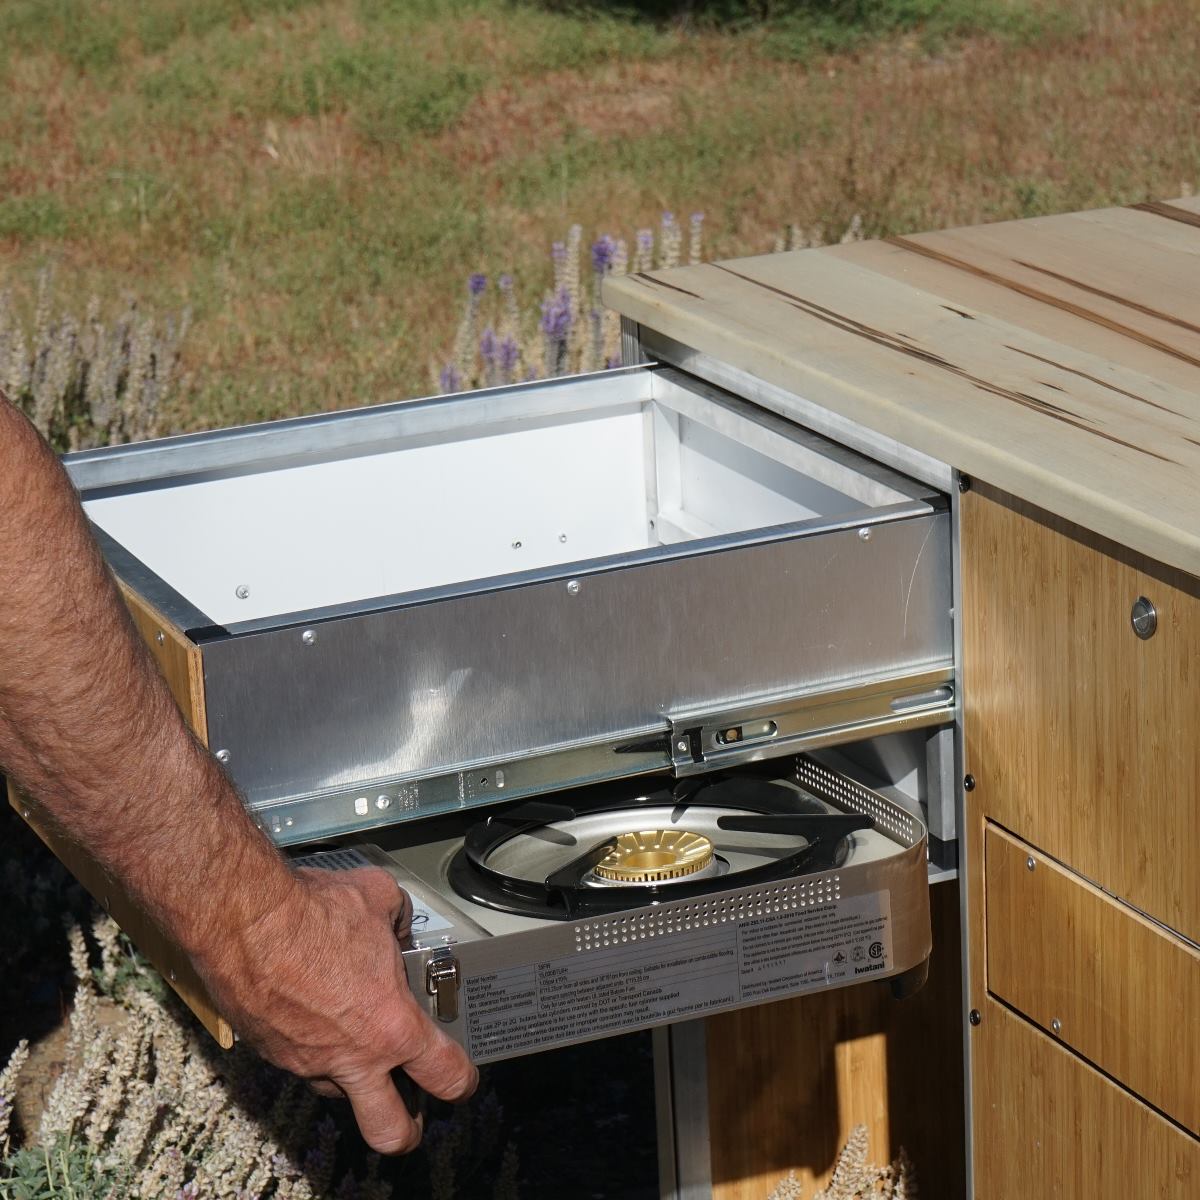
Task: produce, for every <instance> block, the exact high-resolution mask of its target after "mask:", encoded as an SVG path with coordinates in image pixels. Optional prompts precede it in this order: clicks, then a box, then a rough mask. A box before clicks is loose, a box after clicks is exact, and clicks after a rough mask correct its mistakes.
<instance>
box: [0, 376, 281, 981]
mask: <svg viewBox="0 0 1200 1200" xmlns="http://www.w3.org/2000/svg"><path fill="white" fill-rule="evenodd" d="M0 767H3V769H4V770H5V771H7V773H8V774H9V775H10V777H11V778H12V779H14V780H15V781H16V782H17V783H18V785H19V786H20V787H21V788H22V789H23V790H24V791H25V792H26V793H27V794H28V795H29V796H30V797H31V798H32V799H33V800H34V802H35V804H36V805H37V807H38V810H39V812H40V813H42V814H43V816H44V817H45V818H48V819H49V820H50V821H51V822H52V823H53V824H54V825H56V826H57V827H58V829H59V830H60V831H62V832H63V833H65V834H66V835H67V836H69V837H70V838H72V839H73V840H75V841H78V842H80V843H81V844H84V845H86V846H87V847H88V850H89V852H90V853H91V854H92V855H93V856H94V857H95V858H96V859H97V860H98V861H99V862H100V864H101V865H102V866H103V867H104V868H105V870H106V871H108V872H109V873H110V874H111V875H113V876H114V877H116V878H118V879H120V880H121V882H122V883H123V884H124V885H125V887H126V888H128V889H129V890H130V891H131V892H132V893H133V894H134V895H135V896H137V897H138V899H139V900H140V901H141V902H142V903H143V905H144V906H145V907H146V908H147V910H148V911H149V912H150V913H151V915H152V916H154V917H155V919H156V920H157V921H158V922H159V923H160V924H161V925H162V926H163V927H164V929H166V930H167V931H168V932H169V933H170V934H171V935H172V936H173V937H175V938H176V939H177V940H178V941H179V942H180V944H181V945H183V947H184V948H185V949H186V950H188V951H189V952H190V953H192V954H193V955H194V956H196V957H197V958H198V959H200V960H201V961H202V962H203V961H205V960H210V959H212V958H213V956H214V955H217V954H219V953H220V945H219V944H220V943H221V942H222V941H223V940H225V939H226V938H227V936H228V931H229V930H230V929H238V928H246V927H249V926H252V925H253V924H255V923H256V922H257V921H259V920H261V919H262V918H263V917H264V916H265V915H266V914H267V913H268V912H270V911H271V910H272V909H274V908H276V907H277V906H278V905H280V904H282V903H284V902H285V901H286V900H287V898H288V895H289V891H290V888H291V887H292V886H293V883H294V879H293V876H292V875H291V874H290V872H289V871H288V869H287V868H286V866H285V865H284V863H283V862H282V860H281V859H280V857H279V855H278V854H277V852H276V851H275V850H274V848H273V847H272V846H271V845H270V843H269V842H268V841H267V839H266V838H265V837H264V835H263V834H262V833H261V832H260V831H259V830H258V829H257V828H255V826H254V825H253V823H252V822H251V821H250V819H249V817H248V816H247V815H246V813H245V810H244V809H243V807H242V805H241V802H240V800H239V799H238V796H237V794H236V792H235V791H234V789H233V788H232V787H231V786H230V784H229V782H228V781H227V780H226V778H225V776H224V774H223V773H222V771H221V770H220V768H219V767H218V766H217V764H216V763H215V762H214V761H213V760H212V758H211V757H210V756H209V755H208V753H207V752H206V751H205V750H204V748H203V747H202V746H200V745H199V743H197V741H196V740H195V739H194V738H193V736H192V735H191V733H190V731H189V730H188V729H187V727H186V725H185V723H184V721H183V718H182V716H181V715H180V713H179V711H178V709H177V708H176V706H175V704H174V701H173V700H172V698H171V696H170V693H169V692H168V690H167V687H166V685H165V683H164V681H163V680H162V678H161V676H160V675H159V674H158V671H157V670H156V668H155V666H154V663H153V661H152V660H151V659H150V657H149V654H148V652H147V651H146V649H145V648H144V647H143V646H142V644H141V641H140V639H139V638H138V636H137V634H136V632H135V631H134V629H133V626H132V623H131V621H130V619H129V616H128V614H127V612H126V610H125V607H124V605H123V603H122V602H121V599H120V596H119V594H118V592H117V589H116V587H115V585H114V583H113V581H112V579H111V577H110V575H109V573H108V570H107V568H106V567H105V564H104V562H103V560H102V559H101V556H100V554H99V552H98V550H97V549H96V547H95V543H94V542H93V540H92V538H91V536H90V533H89V531H88V528H87V523H86V520H85V518H84V516H83V514H82V512H81V510H80V508H79V505H78V501H77V499H76V497H75V494H74V490H73V489H72V487H71V485H70V482H69V480H68V479H67V477H66V475H65V473H64V472H63V471H62V469H61V467H60V466H59V464H58V462H57V461H56V459H55V458H54V456H53V454H52V453H51V452H50V450H49V449H48V447H46V446H45V444H44V443H43V442H42V441H41V439H40V438H39V437H38V436H37V434H36V433H35V431H34V430H33V429H32V427H31V426H30V425H29V424H28V422H26V421H25V419H24V418H23V417H22V416H21V415H20V414H19V413H18V412H17V411H16V410H15V409H14V408H13V407H12V406H11V405H9V404H8V403H7V401H5V400H4V399H3V397H2V396H0Z"/></svg>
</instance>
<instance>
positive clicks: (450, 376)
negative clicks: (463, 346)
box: [438, 363, 462, 392]
mask: <svg viewBox="0 0 1200 1200" xmlns="http://www.w3.org/2000/svg"><path fill="white" fill-rule="evenodd" d="M438 386H439V387H441V389H442V391H443V392H461V391H462V376H461V375H460V374H459V373H458V368H457V367H456V366H455V365H454V364H453V363H447V364H446V365H445V366H444V367H443V368H442V371H441V374H440V375H439V376H438Z"/></svg>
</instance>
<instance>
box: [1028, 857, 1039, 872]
mask: <svg viewBox="0 0 1200 1200" xmlns="http://www.w3.org/2000/svg"><path fill="white" fill-rule="evenodd" d="M1036 866H1037V860H1036V859H1035V858H1034V857H1033V855H1032V854H1031V855H1030V856H1029V857H1028V858H1027V859H1026V860H1025V869H1026V870H1027V871H1032V870H1033V869H1034V868H1035V867H1036Z"/></svg>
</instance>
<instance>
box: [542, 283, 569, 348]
mask: <svg viewBox="0 0 1200 1200" xmlns="http://www.w3.org/2000/svg"><path fill="white" fill-rule="evenodd" d="M541 327H542V332H543V333H544V334H545V335H546V336H547V337H548V338H553V339H554V340H555V341H556V342H561V341H564V340H565V339H566V336H567V334H568V333H570V331H571V297H570V296H568V295H567V293H566V292H565V291H563V292H559V293H558V294H557V295H555V296H552V297H551V298H550V299H549V300H543V301H542V321H541Z"/></svg>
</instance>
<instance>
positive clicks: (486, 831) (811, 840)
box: [448, 775, 874, 921]
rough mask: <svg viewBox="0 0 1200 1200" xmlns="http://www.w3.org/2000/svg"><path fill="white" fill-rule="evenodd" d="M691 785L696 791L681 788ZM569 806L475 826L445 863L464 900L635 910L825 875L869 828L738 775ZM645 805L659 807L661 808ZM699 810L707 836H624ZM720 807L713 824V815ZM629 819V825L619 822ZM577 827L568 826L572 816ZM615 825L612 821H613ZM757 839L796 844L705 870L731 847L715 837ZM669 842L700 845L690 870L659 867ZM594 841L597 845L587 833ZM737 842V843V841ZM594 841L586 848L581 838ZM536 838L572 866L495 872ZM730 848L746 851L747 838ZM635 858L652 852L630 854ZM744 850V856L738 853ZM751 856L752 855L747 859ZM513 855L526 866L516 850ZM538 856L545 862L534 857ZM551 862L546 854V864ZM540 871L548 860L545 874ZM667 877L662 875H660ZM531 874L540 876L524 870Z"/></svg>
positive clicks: (569, 912)
mask: <svg viewBox="0 0 1200 1200" xmlns="http://www.w3.org/2000/svg"><path fill="white" fill-rule="evenodd" d="M689 788H694V790H691V791H690V792H689V791H688V789H689ZM572 799H573V800H574V801H575V802H574V803H572V804H565V803H550V802H546V801H537V800H535V801H531V802H529V803H526V804H518V805H516V806H515V807H513V808H510V809H506V810H505V811H503V812H500V813H496V814H494V815H493V816H490V817H488V818H487V820H485V821H480V822H479V823H478V824H476V825H473V826H471V828H470V829H469V830H468V832H467V835H466V838H465V839H464V840H463V846H462V849H461V850H459V851H458V853H457V854H455V855H454V857H453V859H452V860H451V862H450V865H449V868H448V877H449V881H450V884H451V886H452V887H453V888H454V890H455V891H456V892H457V893H458V894H459V895H460V896H462V897H464V898H465V899H467V900H470V901H472V902H473V903H476V904H482V905H484V906H486V907H488V908H494V909H498V910H500V911H502V912H511V913H517V914H519V915H522V916H532V917H543V918H547V919H550V920H559V921H564V920H573V919H577V918H579V917H582V916H587V915H591V914H600V913H611V912H619V911H621V910H622V909H628V908H640V907H643V906H645V905H648V904H652V903H654V902H656V901H659V900H663V899H666V898H668V897H669V898H670V899H672V900H675V899H684V898H687V897H690V896H700V895H704V894H705V893H709V892H716V891H721V890H724V889H726V888H733V887H743V886H749V885H753V884H759V883H772V882H775V881H777V880H781V879H787V878H790V877H792V876H795V875H800V874H808V873H812V872H817V871H826V870H832V869H834V868H836V867H838V866H840V865H841V864H842V863H843V862H844V861H845V859H846V855H847V854H848V853H849V843H848V840H847V838H848V835H849V834H851V833H853V832H854V831H855V830H859V829H869V828H872V827H873V825H874V822H873V821H872V820H871V818H870V817H866V816H860V815H858V814H856V813H843V812H839V811H837V810H836V809H833V808H831V807H830V806H828V805H825V804H823V803H822V802H821V801H819V800H816V799H814V798H812V797H810V796H808V795H807V794H806V793H804V792H803V791H801V790H798V789H796V788H794V787H790V786H787V785H784V784H780V783H770V782H767V781H765V780H762V779H759V778H757V777H755V776H740V775H735V776H731V777H728V778H724V779H720V780H718V781H716V782H708V781H705V782H703V783H701V784H700V786H699V787H695V784H694V783H691V782H690V781H685V782H682V783H680V784H678V785H676V788H675V789H674V790H672V789H670V788H668V787H664V788H662V789H661V790H659V791H657V792H651V793H647V794H642V795H635V796H632V797H626V798H624V799H622V800H619V801H614V800H613V799H612V798H611V795H609V796H608V797H607V798H603V799H599V800H596V799H590V798H586V797H572ZM651 810H658V812H657V813H654V812H652V811H651ZM693 810H695V811H694V812H693V816H695V813H703V814H704V815H705V821H704V822H697V821H696V820H691V821H689V822H688V823H689V824H691V825H693V826H695V825H696V824H697V823H700V824H704V823H707V824H709V825H711V826H712V830H711V832H712V834H713V835H715V836H712V837H709V836H705V835H701V834H698V833H697V832H696V830H695V829H694V828H693V829H691V830H685V829H683V828H679V829H659V828H652V829H651V830H650V831H649V832H648V833H645V832H643V833H636V834H631V833H628V832H626V831H628V830H629V828H630V826H633V827H634V828H637V826H636V825H635V824H634V822H635V821H637V819H638V813H639V812H642V813H645V814H646V816H647V818H648V819H647V823H649V820H651V819H652V820H654V821H655V822H656V824H659V823H668V824H671V825H673V824H675V823H676V821H680V822H682V821H685V820H687V815H688V813H689V811H693ZM714 812H716V813H719V815H718V816H716V818H715V820H714V818H713V816H712V813H714ZM626 815H628V818H629V821H628V823H625V821H624V820H621V818H623V817H625V816H626ZM615 820H621V824H625V831H622V832H615V831H614V832H611V833H608V835H607V836H599V837H597V834H596V833H595V832H593V833H592V834H591V837H590V838H589V837H587V833H586V831H587V829H588V828H589V827H590V828H591V829H592V830H593V831H594V830H595V829H596V826H597V822H600V823H601V824H605V823H611V822H612V821H615ZM575 822H578V825H577V827H576V829H575V830H572V823H575ZM618 828H619V826H618ZM721 831H727V832H729V833H734V834H736V833H742V834H760V835H763V836H764V837H766V838H767V839H768V840H769V839H770V838H772V837H779V836H781V835H782V836H784V837H788V838H792V839H795V841H794V842H793V843H792V844H787V843H784V845H783V846H782V847H780V845H779V843H778V842H775V843H771V845H772V853H773V854H774V855H775V857H771V856H770V855H766V856H764V855H760V856H759V858H758V860H757V861H754V862H753V865H750V866H742V867H740V868H737V869H734V868H733V867H732V866H730V868H729V870H728V871H726V872H725V873H724V874H721V875H719V876H718V875H715V874H714V872H713V871H711V870H708V869H706V868H708V867H710V866H711V867H714V868H715V867H716V866H717V865H718V863H720V864H721V866H722V868H723V867H724V865H725V860H726V858H728V857H729V854H728V853H727V852H728V850H729V848H728V847H726V846H725V845H723V844H722V841H721V839H720V832H721ZM663 835H666V836H670V837H671V838H673V839H675V840H674V841H673V843H672V844H671V847H670V850H671V854H672V856H674V855H676V854H681V853H682V849H681V845H680V842H681V841H682V839H684V838H687V837H689V836H691V837H694V838H696V839H697V840H698V841H700V842H703V843H707V852H706V853H705V852H704V851H700V854H701V855H702V857H703V861H700V862H698V863H697V864H696V865H695V866H693V867H691V869H687V870H683V871H680V870H678V869H677V868H678V862H677V861H676V862H675V863H674V864H671V863H665V864H664V863H663V862H662V861H661V859H659V858H657V857H656V856H659V855H662V854H664V853H665V850H664V848H663V847H664V845H665V843H659V844H658V845H657V846H656V845H655V844H654V839H655V838H657V837H660V836H663ZM630 838H634V839H648V844H641V843H640V842H639V844H637V845H636V846H630V844H629V842H628V841H627V840H626V841H625V842H624V844H623V842H622V839H630ZM592 839H596V840H594V841H593V840H592ZM734 840H735V842H736V841H737V839H734ZM589 842H590V844H588V843H589ZM522 845H534V846H537V847H539V848H541V849H542V850H544V849H545V848H546V846H547V845H549V848H550V849H551V850H552V851H553V850H555V848H556V847H563V848H566V849H572V850H575V851H577V852H576V853H575V854H574V855H573V856H572V857H571V858H570V859H569V860H568V861H566V862H563V863H561V865H559V864H558V863H555V864H554V865H553V867H552V868H551V869H550V873H549V874H548V875H544V877H532V878H531V877H528V875H526V876H522V875H521V874H520V873H519V872H517V871H513V870H507V871H506V870H498V869H497V868H496V866H495V865H494V864H495V861H497V860H501V861H502V860H504V859H505V856H506V854H508V855H509V856H510V861H511V858H512V851H513V850H514V847H520V846H522ZM737 848H744V840H743V841H741V842H738V844H737ZM634 855H639V856H647V857H642V858H638V859H635V860H634V861H633V862H632V863H631V862H630V861H629V860H630V859H631V858H632V857H633V856H634ZM744 857H745V856H744ZM749 857H753V856H752V855H750V856H749ZM517 861H518V862H520V861H522V860H521V859H520V856H519V855H517ZM534 861H544V859H541V860H539V859H537V858H536V857H535V859H534ZM550 861H551V862H553V859H551V860H550ZM546 869H547V868H545V867H543V871H544V870H546ZM605 870H607V871H609V872H612V871H614V870H615V871H621V872H640V873H639V874H634V875H629V874H626V875H623V876H621V875H615V874H608V875H606V874H605ZM667 872H669V874H668V873H667ZM529 874H532V875H535V876H536V875H537V874H538V873H537V872H536V870H533V869H530V871H529Z"/></svg>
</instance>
